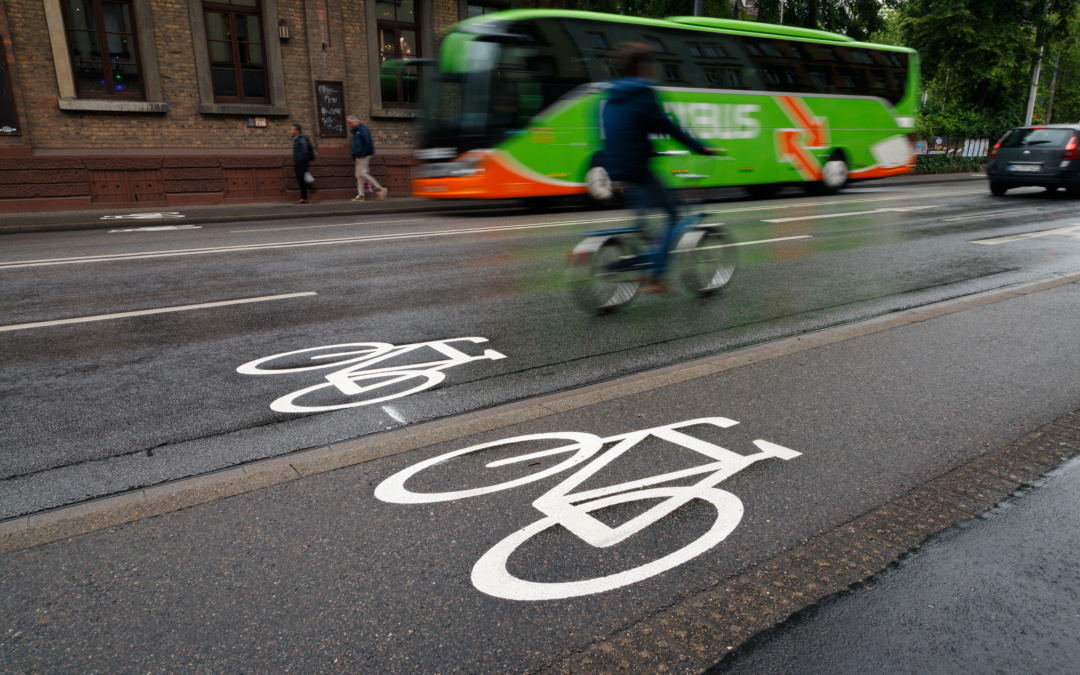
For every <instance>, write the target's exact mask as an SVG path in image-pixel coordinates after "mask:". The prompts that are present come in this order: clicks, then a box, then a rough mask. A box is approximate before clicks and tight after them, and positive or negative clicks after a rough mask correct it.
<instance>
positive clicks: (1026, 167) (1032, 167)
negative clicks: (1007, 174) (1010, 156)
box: [1009, 164, 1042, 171]
mask: <svg viewBox="0 0 1080 675" xmlns="http://www.w3.org/2000/svg"><path fill="white" fill-rule="evenodd" d="M1040 170H1042V164H1010V165H1009V171H1040Z"/></svg>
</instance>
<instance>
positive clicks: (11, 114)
mask: <svg viewBox="0 0 1080 675" xmlns="http://www.w3.org/2000/svg"><path fill="white" fill-rule="evenodd" d="M17 133H19V118H18V117H16V116H15V97H14V96H12V95H11V78H10V77H8V70H7V55H6V54H4V44H3V42H0V134H4V135H7V136H11V135H13V134H17Z"/></svg>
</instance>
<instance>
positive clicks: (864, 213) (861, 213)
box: [761, 204, 938, 223]
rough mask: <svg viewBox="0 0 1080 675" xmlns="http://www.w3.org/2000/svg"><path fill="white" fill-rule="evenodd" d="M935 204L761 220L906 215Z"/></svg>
mask: <svg viewBox="0 0 1080 675" xmlns="http://www.w3.org/2000/svg"><path fill="white" fill-rule="evenodd" d="M936 208H938V205H937V204H927V205H925V206H896V207H893V208H887V209H874V210H873V211H848V212H847V213H823V214H821V215H817V216H794V217H792V218H769V219H763V220H762V221H761V222H763V223H794V222H796V221H799V220H821V219H824V218H847V217H848V216H867V215H871V214H874V213H907V212H908V211H921V210H923V209H936Z"/></svg>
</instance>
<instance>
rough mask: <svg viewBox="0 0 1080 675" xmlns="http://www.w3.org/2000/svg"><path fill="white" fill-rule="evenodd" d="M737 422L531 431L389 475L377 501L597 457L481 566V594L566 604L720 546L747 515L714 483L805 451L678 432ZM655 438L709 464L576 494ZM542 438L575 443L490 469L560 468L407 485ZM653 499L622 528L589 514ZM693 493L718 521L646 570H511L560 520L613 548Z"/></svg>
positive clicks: (445, 497) (409, 498)
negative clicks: (551, 574)
mask: <svg viewBox="0 0 1080 675" xmlns="http://www.w3.org/2000/svg"><path fill="white" fill-rule="evenodd" d="M736 424H738V422H736V421H734V420H730V419H727V418H724V417H706V418H701V419H694V420H687V421H685V422H677V423H675V424H668V425H665V426H660V427H653V428H651V429H643V430H641V431H632V432H629V433H625V434H619V435H616V436H609V437H607V438H600V437H599V436H595V435H593V434H588V433H580V432H555V433H542V434H529V435H525V436H516V437H514V438H507V439H503V440H499V441H492V442H490V443H481V444H480V445H474V446H471V447H468V448H465V449H463V450H454V451H452V452H448V453H446V454H443V455H439V456H438V457H433V458H431V459H428V460H426V461H423V462H420V463H419V464H415V465H413V466H411V467H409V468H407V469H405V470H403V471H400V472H398V473H396V474H394V475H393V476H390V477H389V478H387V479H386V480H384V481H383V482H382V483H380V484H379V485H378V487H376V488H375V497H376V498H377V499H380V500H382V501H384V502H389V503H393V504H429V503H434V502H445V501H453V500H458V499H468V498H470V497H477V496H480V495H486V494H491V493H494V492H500V491H502V490H509V489H512V488H515V487H519V486H521V485H525V484H527V483H532V482H535V481H539V480H543V479H545V478H548V477H549V476H553V475H555V474H557V473H560V472H562V471H565V470H567V469H570V468H572V467H575V466H578V465H579V464H582V463H584V462H586V461H587V460H591V461H589V463H588V464H586V465H585V466H584V467H582V468H580V469H578V470H577V471H576V472H575V473H573V474H572V475H571V476H569V477H568V478H567V479H565V480H564V481H563V482H561V483H559V484H558V485H556V486H555V487H554V488H552V489H551V490H549V491H548V492H546V493H545V494H543V495H542V496H541V497H540V498H539V499H537V500H536V501H534V502H533V506H534V507H536V508H537V509H538V510H539V511H540V512H541V513H543V514H544V516H545V517H544V518H542V519H540V520H538V521H536V522H535V523H533V524H531V525H528V526H526V527H524V528H522V529H520V530H518V531H517V532H514V533H513V534H511V535H509V536H508V537H506V538H505V539H503V540H502V541H500V542H499V543H497V544H495V546H493V547H492V548H491V549H490V550H489V551H488V552H487V553H485V554H483V555H482V556H481V557H480V559H479V560H478V561H477V562H476V564H475V565H474V566H473V569H472V575H471V579H472V583H473V586H475V587H476V588H477V589H478V590H480V591H482V592H484V593H487V594H488V595H492V596H495V597H497V598H504V599H507V600H560V599H564V598H572V597H577V596H581V595H592V594H594V593H603V592H606V591H611V590H614V589H617V588H622V587H623V586H628V585H630V584H634V583H637V582H639V581H643V580H645V579H648V578H649V577H652V576H655V575H657V574H660V573H661V572H666V571H667V570H670V569H673V568H675V567H677V566H679V565H681V564H683V563H685V562H687V561H688V560H691V559H692V558H694V557H696V556H698V555H701V554H702V553H704V552H705V551H708V550H709V549H710V548H712V547H713V546H716V545H717V544H719V543H720V542H721V541H723V540H724V539H725V538H726V537H727V536H728V535H729V534H731V532H732V531H733V530H734V529H735V528H736V527H737V526H738V524H739V521H741V520H742V516H743V506H742V501H741V500H740V499H739V498H738V497H736V496H735V495H733V494H731V493H730V492H727V491H726V490H719V489H717V488H716V486H717V485H718V484H719V483H720V482H721V481H723V480H725V479H727V478H729V477H731V476H732V475H734V474H736V473H738V472H739V471H741V470H743V469H745V468H746V467H748V466H750V465H751V464H753V463H755V462H758V461H761V460H763V459H769V458H778V459H784V460H789V459H794V458H795V457H798V456H799V455H800V454H801V453H799V452H796V451H794V450H790V449H788V448H785V447H782V446H779V445H776V444H774V443H770V442H768V441H763V440H756V441H754V445H755V446H756V447H757V449H758V452H756V453H754V454H751V455H740V454H738V453H735V452H732V451H730V450H727V449H726V448H722V447H720V446H718V445H714V444H713V443H709V442H707V441H704V440H701V439H700V438H696V437H694V436H690V435H689V434H686V433H683V432H682V431H679V429H683V428H686V427H691V426H697V425H712V426H715V427H720V428H722V429H725V428H728V427H732V426H734V425H736ZM650 436H651V437H655V438H659V439H662V440H664V441H668V442H670V443H673V444H675V445H679V446H682V447H684V448H687V449H690V450H694V451H696V452H699V453H701V454H703V455H705V456H706V457H707V458H709V460H711V461H709V462H707V463H705V464H702V465H698V466H695V467H691V468H689V469H683V470H679V471H671V472H668V473H662V474H659V475H655V476H650V477H648V478H643V479H639V480H634V481H629V482H626V483H620V484H617V485H610V486H607V487H603V488H594V489H591V490H584V491H581V492H577V493H572V492H571V491H572V490H574V489H575V488H578V487H579V486H581V484H582V483H584V482H585V481H586V480H588V479H589V478H591V477H592V476H593V475H594V474H596V473H597V472H598V471H600V470H602V469H603V468H604V467H606V466H608V465H610V464H611V463H612V462H614V461H615V460H616V459H618V458H619V457H620V456H621V455H623V454H624V453H626V452H627V451H628V450H630V448H632V447H634V446H635V445H637V444H638V443H640V442H642V441H644V440H645V439H647V438H649V437H650ZM543 440H556V441H570V444H569V445H562V446H560V447H557V448H553V449H550V450H543V451H539V452H531V453H528V454H525V455H521V456H518V457H513V458H510V459H503V460H499V461H494V462H491V463H489V464H487V465H486V467H487V468H492V469H494V468H498V467H501V466H507V465H510V464H520V463H528V464H529V465H530V466H531V465H532V464H533V463H537V462H536V460H540V459H542V458H545V457H552V456H556V455H561V454H567V453H569V455H570V456H569V457H567V458H566V459H564V460H562V461H561V462H559V463H558V464H555V465H554V466H551V467H548V468H546V469H543V470H541V471H538V472H536V473H534V474H530V475H528V476H524V477H521V478H516V479H513V480H510V481H506V482H504V483H498V484H496V485H490V486H486V487H480V488H472V489H468V490H456V491H451V492H437V493H421V492H413V491H411V490H409V489H408V488H406V487H405V483H406V482H407V481H408V480H409V479H410V478H412V477H413V476H415V475H416V474H418V473H420V472H421V471H423V470H425V469H428V468H430V467H433V466H435V465H440V464H443V463H445V462H448V461H450V460H452V459H454V458H456V457H461V456H463V455H468V454H472V453H476V452H483V451H484V450H490V449H492V448H498V447H504V446H508V445H512V444H515V443H529V442H534V441H543ZM610 443H614V444H615V445H614V446H612V447H611V448H609V449H608V450H604V451H602V448H603V447H604V446H605V445H607V444H610ZM702 474H704V477H703V478H702V479H701V480H700V481H698V482H697V483H695V484H693V485H688V486H659V485H660V484H661V483H670V482H672V481H677V480H682V479H685V478H689V477H691V476H697V475H702ZM653 486H658V487H653ZM646 488H647V489H646ZM651 499H662V500H663V501H661V502H660V503H659V504H657V505H655V506H653V507H651V508H649V509H648V510H646V511H645V512H644V513H641V514H640V515H637V516H635V517H634V518H631V519H630V520H629V521H627V522H625V523H623V524H621V525H619V526H617V527H610V526H608V525H606V524H605V523H603V522H601V521H600V520H598V519H596V518H594V517H593V516H591V515H590V512H592V511H597V510H599V509H604V508H607V507H609V506H614V505H616V504H625V503H628V502H634V501H642V500H651ZM695 499H697V500H701V501H704V502H706V503H708V504H711V505H712V506H713V507H714V508H715V509H716V521H715V522H714V523H713V525H712V527H711V528H709V530H708V531H707V532H705V533H704V534H703V535H701V536H699V537H698V538H697V539H696V540H695V541H693V542H691V543H690V544H688V545H687V546H684V547H683V548H681V549H678V550H676V551H674V552H672V553H669V554H668V555H666V556H664V557H662V558H660V559H658V560H654V561H652V562H649V563H647V564H644V565H642V566H640V567H635V568H632V569H628V570H623V571H621V572H617V573H614V574H610V575H607V576H601V577H595V578H592V579H583V580H580V581H565V582H535V581H528V580H525V579H520V578H518V577H515V576H514V575H512V574H511V573H510V572H509V571H508V570H507V568H506V565H507V561H508V560H509V558H510V556H511V555H512V554H513V553H514V551H516V550H517V549H518V547H520V546H521V545H522V544H524V543H525V542H526V541H528V540H529V539H531V538H532V537H534V536H535V535H537V534H540V533H541V532H543V531H544V530H547V529H549V528H551V527H554V526H556V525H561V526H562V527H564V528H565V529H566V530H568V531H569V532H571V533H572V534H574V535H576V536H577V537H579V538H580V539H581V540H582V541H584V542H585V543H587V544H589V545H591V546H594V547H596V548H607V547H610V546H614V545H615V544H618V543H620V542H622V541H625V540H627V539H629V538H630V537H632V536H633V535H635V534H637V533H638V532H641V531H642V530H644V529H645V528H647V527H649V526H650V525H654V524H655V523H657V522H658V521H660V520H661V519H662V518H664V517H665V516H667V515H669V514H671V513H673V512H674V511H676V510H677V509H679V508H681V507H682V506H684V505H686V504H687V503H689V502H691V501H692V500H695Z"/></svg>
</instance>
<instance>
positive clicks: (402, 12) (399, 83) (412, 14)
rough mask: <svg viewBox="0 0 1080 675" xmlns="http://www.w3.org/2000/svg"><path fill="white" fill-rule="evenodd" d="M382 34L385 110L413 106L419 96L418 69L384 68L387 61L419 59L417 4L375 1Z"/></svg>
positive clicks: (381, 76)
mask: <svg viewBox="0 0 1080 675" xmlns="http://www.w3.org/2000/svg"><path fill="white" fill-rule="evenodd" d="M375 21H376V22H377V28H378V31H379V64H380V69H379V83H380V90H381V93H382V102H383V105H384V106H413V105H415V104H416V103H417V100H418V96H419V89H420V88H419V77H420V73H419V69H418V68H415V67H409V66H403V67H381V66H382V64H384V63H386V62H387V61H394V60H402V61H408V60H409V59H412V58H416V57H419V56H420V42H419V40H418V38H419V35H420V22H419V20H418V19H417V16H416V1H415V0H376V2H375Z"/></svg>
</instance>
